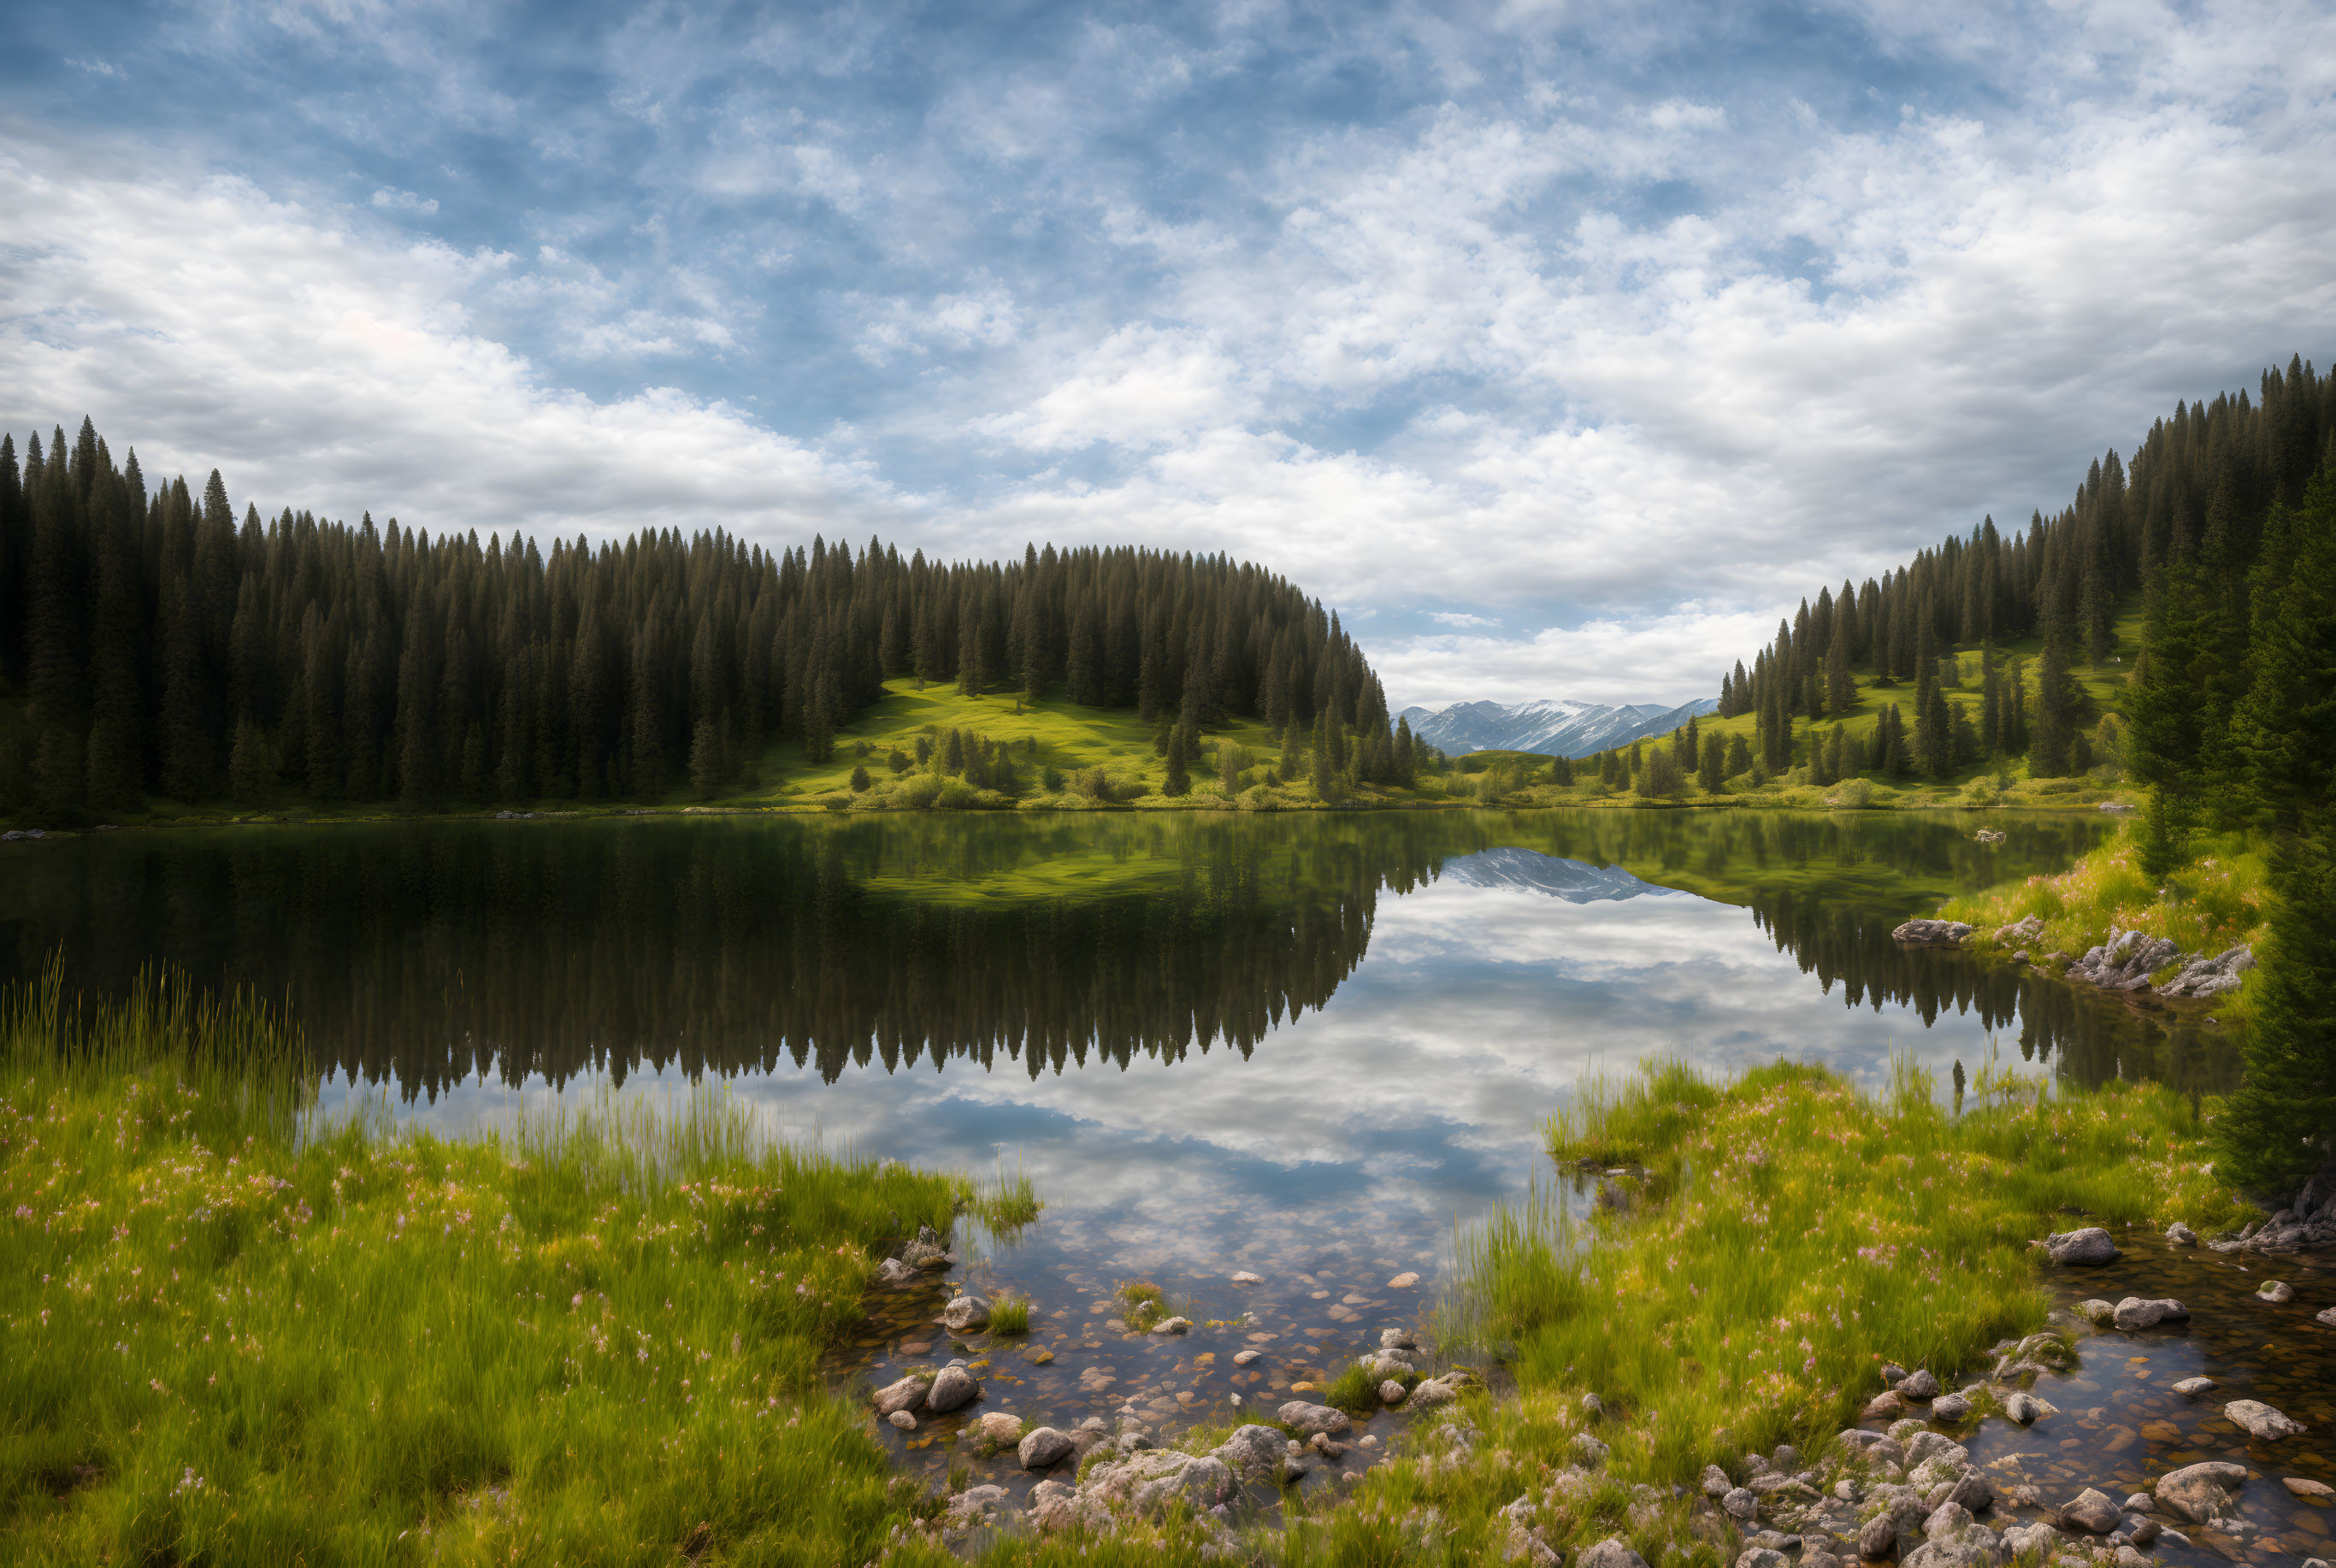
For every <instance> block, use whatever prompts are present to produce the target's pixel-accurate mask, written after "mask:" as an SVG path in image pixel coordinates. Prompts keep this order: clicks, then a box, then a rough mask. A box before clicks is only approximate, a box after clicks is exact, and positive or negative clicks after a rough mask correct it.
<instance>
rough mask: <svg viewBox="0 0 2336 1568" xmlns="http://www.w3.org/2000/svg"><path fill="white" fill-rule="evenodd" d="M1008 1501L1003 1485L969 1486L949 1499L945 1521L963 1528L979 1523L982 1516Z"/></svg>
mask: <svg viewBox="0 0 2336 1568" xmlns="http://www.w3.org/2000/svg"><path fill="white" fill-rule="evenodd" d="M1005 1502H1006V1488H1005V1487H1003V1486H968V1487H967V1488H966V1489H965V1490H964V1491H962V1492H960V1493H959V1494H958V1495H956V1496H954V1497H952V1498H950V1499H949V1510H948V1512H947V1514H944V1515H943V1518H944V1522H945V1523H946V1524H948V1525H949V1527H950V1528H952V1529H959V1530H962V1529H965V1528H966V1527H967V1526H968V1525H971V1524H976V1523H978V1521H979V1520H980V1518H981V1516H982V1515H983V1514H988V1513H989V1512H990V1511H991V1510H993V1509H995V1508H998V1507H999V1506H1001V1505H1003V1504H1004V1503H1005Z"/></svg>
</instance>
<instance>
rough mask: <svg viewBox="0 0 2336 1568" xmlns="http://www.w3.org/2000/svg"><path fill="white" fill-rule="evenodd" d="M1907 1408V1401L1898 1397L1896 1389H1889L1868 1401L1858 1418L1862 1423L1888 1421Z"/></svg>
mask: <svg viewBox="0 0 2336 1568" xmlns="http://www.w3.org/2000/svg"><path fill="white" fill-rule="evenodd" d="M1905 1407H1906V1401H1905V1400H1903V1399H1902V1398H1899V1397H1898V1391H1897V1390H1896V1389H1894V1388H1892V1389H1887V1390H1885V1391H1883V1392H1882V1393H1879V1394H1876V1395H1875V1396H1874V1398H1871V1399H1868V1400H1867V1401H1866V1402H1865V1408H1864V1409H1863V1410H1860V1411H1859V1412H1858V1413H1857V1418H1858V1419H1859V1420H1861V1421H1882V1420H1887V1419H1888V1418H1889V1417H1893V1416H1895V1415H1896V1414H1898V1412H1899V1411H1901V1410H1903V1409H1904V1408H1905Z"/></svg>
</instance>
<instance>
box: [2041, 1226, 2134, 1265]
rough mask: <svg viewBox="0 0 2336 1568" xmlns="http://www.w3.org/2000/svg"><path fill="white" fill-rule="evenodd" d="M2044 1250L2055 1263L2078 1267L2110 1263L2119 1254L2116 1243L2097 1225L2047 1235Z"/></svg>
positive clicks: (2115, 1259)
mask: <svg viewBox="0 0 2336 1568" xmlns="http://www.w3.org/2000/svg"><path fill="white" fill-rule="evenodd" d="M2044 1251H2045V1255H2046V1256H2048V1257H2049V1258H2050V1259H2051V1260H2052V1261H2054V1262H2055V1263H2059V1264H2063V1265H2075V1266H2078V1267H2088V1266H2091V1265H2095V1264H2100V1263H2112V1262H2115V1261H2117V1258H2118V1257H2119V1256H2120V1254H2119V1253H2118V1251H2117V1243H2116V1242H2114V1241H2112V1240H2110V1239H2109V1233H2108V1232H2107V1231H2104V1230H2102V1229H2101V1228H2100V1227H2099V1226H2098V1225H2088V1226H2086V1227H2085V1228H2084V1229H2083V1230H2081V1231H2067V1232H2059V1233H2058V1234H2055V1235H2050V1236H2047V1237H2045V1238H2044Z"/></svg>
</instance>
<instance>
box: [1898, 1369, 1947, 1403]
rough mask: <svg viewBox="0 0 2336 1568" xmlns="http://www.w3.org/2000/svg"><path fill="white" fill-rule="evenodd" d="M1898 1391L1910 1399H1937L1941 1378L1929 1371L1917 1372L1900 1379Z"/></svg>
mask: <svg viewBox="0 0 2336 1568" xmlns="http://www.w3.org/2000/svg"><path fill="white" fill-rule="evenodd" d="M1898 1392H1899V1394H1900V1395H1901V1396H1902V1397H1903V1398H1908V1399H1935V1398H1938V1395H1939V1380H1938V1379H1937V1378H1933V1377H1932V1376H1931V1374H1930V1373H1929V1372H1927V1371H1922V1372H1916V1373H1913V1375H1911V1376H1909V1377H1907V1378H1902V1379H1900V1381H1899V1384H1898Z"/></svg>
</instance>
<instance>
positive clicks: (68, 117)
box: [0, 0, 2336, 707]
mask: <svg viewBox="0 0 2336 1568" xmlns="http://www.w3.org/2000/svg"><path fill="white" fill-rule="evenodd" d="M10 11H11V28H10V32H11V37H10V39H9V43H8V46H7V47H6V48H5V50H0V426H5V428H7V429H9V430H12V431H15V433H17V437H18V440H19V441H20V443H21V441H22V439H23V437H24V433H26V432H28V431H32V430H40V431H43V432H45V431H46V430H48V428H49V427H50V426H51V425H53V424H65V425H67V426H68V427H70V426H73V425H75V424H78V423H79V421H80V419H81V418H82V416H83V415H84V414H87V415H89V416H91V417H92V418H94V419H95V420H96V422H97V424H98V426H99V429H100V430H101V432H102V433H104V434H105V435H106V436H107V438H108V440H109V442H110V443H112V447H113V449H114V451H115V453H116V454H117V456H119V455H120V454H121V453H122V450H123V449H124V448H125V447H134V448H135V449H136V450H137V452H138V453H139V455H140V459H141V463H142V464H143V465H144V467H145V469H146V471H147V472H148V473H149V474H150V475H152V474H157V473H173V472H187V473H189V474H190V476H193V477H195V478H197V479H198V480H199V479H200V476H201V475H202V474H203V473H205V472H208V471H209V469H210V468H212V467H214V466H216V467H218V468H219V470H221V472H223V474H224V475H225V477H226V479H227V481H228V484H229V490H230V492H231V494H232V495H233V496H234V497H235V499H236V501H237V502H238V506H239V505H240V504H241V503H242V502H245V501H247V500H248V501H251V502H256V503H257V504H258V506H259V507H260V509H261V510H262V511H263V512H267V513H270V514H272V513H273V512H275V511H278V510H280V509H281V508H283V507H285V506H291V507H294V508H306V509H310V510H314V511H317V512H319V513H320V514H323V515H327V516H333V517H341V518H346V519H348V520H351V521H354V520H355V518H356V517H357V516H358V515H359V514H361V513H363V512H366V511H370V512H371V513H372V514H373V515H374V516H375V518H376V519H380V518H385V517H391V516H394V517H396V518H398V519H400V520H401V521H403V522H404V523H406V524H407V525H409V526H413V527H419V528H425V529H428V530H429V531H432V532H433V533H437V532H441V531H445V530H448V529H459V530H472V531H477V532H478V533H480V534H481V536H482V538H483V536H485V535H486V534H488V533H490V532H497V533H506V534H507V533H509V532H510V531H512V530H514V529H517V530H521V531H526V532H529V533H531V534H534V535H536V536H538V537H539V538H548V537H549V536H550V535H553V534H560V535H563V536H568V537H574V536H576V535H578V534H584V535H588V536H591V537H595V538H599V537H607V536H611V535H620V534H622V533H624V532H626V531H631V530H633V529H637V528H640V527H644V526H655V527H659V528H665V527H674V528H679V529H682V530H684V531H694V530H696V529H701V528H707V529H710V528H715V527H720V528H724V529H726V530H728V531H731V532H732V533H734V534H737V535H741V536H744V537H745V538H748V539H751V540H754V541H761V542H764V543H765V544H768V545H772V546H780V545H788V546H792V545H795V544H800V543H807V542H808V541H810V540H811V539H812V538H813V536H814V535H819V536H823V537H825V538H826V539H828V540H829V541H836V540H839V539H841V540H848V541H852V542H854V543H855V544H857V543H863V542H864V541H867V540H868V539H869V538H870V537H871V536H881V538H883V539H884V540H885V541H888V542H893V543H897V544H898V545H899V546H900V548H901V549H902V550H903V551H904V553H905V551H906V550H908V549H909V548H910V547H911V546H920V547H922V548H923V549H925V550H927V551H928V553H939V554H940V555H943V556H947V557H950V558H963V557H970V556H995V555H1007V554H1011V555H1017V556H1018V555H1019V554H1020V553H1021V550H1022V547H1023V545H1024V543H1025V542H1026V541H1041V542H1044V541H1054V542H1056V543H1060V544H1079V543H1114V544H1116V543H1128V544H1143V545H1150V546H1154V547H1157V548H1162V549H1172V550H1201V551H1223V552H1225V553H1227V554H1230V555H1231V556H1233V557H1236V558H1239V559H1246V560H1258V561H1260V562H1263V563H1265V564H1266V565H1268V566H1270V567H1271V568H1273V569H1274V570H1279V571H1280V572H1282V573H1283V574H1284V575H1286V576H1288V577H1289V578H1290V579H1292V580H1293V581H1295V582H1296V583H1298V584H1299V586H1300V587H1301V588H1303V589H1305V590H1306V591H1307V592H1309V594H1312V595H1315V596H1317V597H1319V598H1320V599H1322V600H1323V602H1324V603H1325V604H1327V605H1329V607H1331V608H1333V609H1337V610H1338V613H1339V615H1340V616H1341V618H1342V619H1343V621H1344V623H1345V624H1346V625H1347V626H1348V628H1350V629H1351V630H1352V631H1353V632H1354V634H1355V635H1356V637H1357V638H1358V640H1359V641H1360V642H1361V643H1362V645H1363V647H1364V648H1365V650H1366V652H1367V653H1368V656H1369V657H1370V658H1371V660H1372V662H1373V664H1374V666H1375V667H1377V669H1378V670H1379V672H1380V674H1381V675H1382V677H1383V678H1384V680H1385V683H1386V686H1387V695H1388V696H1389V698H1390V700H1391V702H1392V703H1393V704H1394V705H1395V706H1397V707H1401V706H1408V705H1411V704H1422V705H1426V706H1443V705H1444V704H1445V703H1449V702H1455V701H1464V700H1482V699H1491V700H1497V701H1504V702H1514V701H1523V700H1527V699H1531V698H1536V697H1572V698H1577V699H1582V700H1589V701H1599V702H1649V701H1654V702H1663V703H1676V702H1680V701H1684V700H1687V699H1689V698H1690V697H1696V696H1711V695H1715V694H1716V693H1717V690H1718V680H1719V676H1720V673H1721V672H1722V671H1723V670H1724V669H1726V668H1727V667H1728V666H1729V665H1730V664H1731V663H1732V662H1733V661H1734V660H1735V659H1737V658H1738V657H1743V658H1746V659H1747V660H1748V658H1749V657H1750V655H1751V653H1752V652H1753V650H1754V648H1755V647H1756V646H1757V644H1758V643H1759V642H1761V641H1763V640H1765V639H1766V638H1767V636H1768V635H1770V634H1771V633H1772V632H1773V630H1774V628H1775V625H1776V620H1777V618H1779V616H1781V615H1786V614H1789V613H1790V612H1791V610H1792V609H1793V608H1794V607H1795V605H1796V603H1797V602H1798V601H1799V599H1801V598H1803V597H1804V596H1811V597H1813V596H1814V595H1815V591H1816V589H1818V588H1819V586H1821V585H1825V584H1834V585H1837V584H1839V583H1840V582H1841V580H1842V579H1844V577H1854V578H1857V579H1863V578H1864V577H1865V576H1866V575H1868V574H1870V573H1874V572H1877V571H1879V570H1883V569H1884V568H1886V567H1889V566H1892V565H1895V564H1898V563H1899V562H1901V561H1903V560H1904V559H1905V558H1906V557H1907V556H1908V555H1909V554H1910V553H1911V552H1912V551H1913V550H1914V549H1916V548H1919V547H1921V546H1922V545H1924V544H1928V543H1932V542H1934V541H1936V540H1937V539H1938V538H1939V537H1941V536H1942V534H1943V533H1945V532H1947V531H1950V530H1952V531H1965V532H1967V531H1969V530H1970V529H1971V527H1973V526H1974V525H1976V524H1977V523H1978V521H1980V519H1981V516H1982V515H1989V514H1991V515H1993V516H1994V517H1995V518H1996V519H1997V520H1998V521H2025V520H2026V519H2027V518H2028V516H2029V513H2030V512H2031V511H2035V510H2037V509H2039V508H2040V509H2042V510H2044V511H2047V512H2048V513H2049V512H2050V511H2054V510H2056V509H2057V508H2058V507H2059V506H2060V505H2062V504H2064V503H2065V502H2066V501H2067V500H2068V497H2069V495H2070V494H2071V493H2072V492H2073V491H2074V489H2075V487H2076V484H2077V482H2078V480H2079V479H2080V478H2081V477H2082V475H2083V472H2084V470H2085V467H2086V465H2087V463H2088V462H2089V461H2090V460H2091V459H2093V458H2094V457H2097V456H2098V455H2099V454H2100V453H2103V452H2104V451H2106V450H2107V449H2109V448H2111V447H2117V448H2119V449H2120V450H2122V451H2124V452H2127V453H2130V452H2131V450H2132V448H2133V447H2134V446H2135V445H2136V443H2138V441H2139V440H2140V438H2141V436H2142V435H2143V434H2144V433H2146V430H2147V428H2148V425H2149V423H2150V421H2152V420H2153V419H2155V418H2157V417H2160V416H2161V415H2164V414H2168V413H2170V412H2171V411H2172V408H2173V406H2174V404H2175V399H2177V398H2197V397H2201V396H2206V397H2211V396H2212V395H2214V394H2215V393H2217V392H2220V391H2233V392H2235V391H2237V390H2238V389H2240V388H2243V387H2252V386H2253V385H2255V384H2256V382H2257V380H2258V378H2259V377H2260V375H2261V374H2262V372H2263V368H2264V367H2265V366H2267V365H2284V364H2286V362H2287V360H2288V358H2289V356H2290V355H2293V354H2298V353H2300V354H2302V355H2304V356H2305V357H2306V358H2309V359H2312V360H2314V361H2315V362H2317V363H2319V364H2321V365H2325V364H2327V362H2328V360H2329V358H2330V357H2331V346H2336V266H2331V264H2330V258H2331V257H2332V256H2336V102H2331V93H2336V7H2331V5H2327V4H2321V5H2283V4H2280V3H2278V0H2249V3H2246V4H2236V5H2222V4H2214V3H2201V4H2185V5H2153V4H2107V3H2104V4H2085V3H2070V4H2061V5H2016V6H2015V5H1990V4H1984V3H1971V4H1961V5H1952V6H1947V5H1934V4H1925V5H1914V4H1907V3H1902V0H1864V3H1863V4H1857V3H1843V4H1838V5H1800V6H1789V7H1788V6H1771V5H1757V4H1740V5H1706V6H1687V5H1665V4H1660V3H1640V4H1630V5H1604V4H1588V3H1584V4H1572V3H1567V0H1552V3H1547V4H1543V3H1536V0H1508V3H1499V4H1486V5H1471V4H1467V3H1465V0H1438V3H1437V4H1435V5H1386V4H1377V5H1375V4H1368V3H1364V0H1339V3H1338V4H1325V5H1279V4H1271V3H1269V0H1225V3H1222V4H1217V5H1175V4H1169V3H1163V0H1151V3H1146V4H1143V5H1124V6H1115V5H1108V4H1094V3H1090V4H1086V5H1044V4H1029V5H984V6H977V7H952V6H946V5H883V4H871V5H858V6H848V7H847V6H833V7H828V6H818V5H788V6H774V7H757V6H752V5H734V6H716V5H660V4H649V5H623V6H609V5H594V4H590V3H589V0H586V3H574V4H560V5H507V4H495V3H492V0H464V3H462V4H459V5H453V4H447V5H436V4H431V3H428V0H421V3H412V4H399V5H385V4H379V3H375V0H326V3H317V4H299V3H294V0H279V3H276V4H267V3H244V4H235V5H219V4H209V3H206V0H180V3H175V4H157V5H109V4H102V3H95V4H93V3H91V0H73V3H72V4H69V5H68V4H48V3H44V0H17V3H16V4H15V5H12V6H11V8H10Z"/></svg>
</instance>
